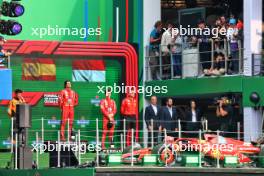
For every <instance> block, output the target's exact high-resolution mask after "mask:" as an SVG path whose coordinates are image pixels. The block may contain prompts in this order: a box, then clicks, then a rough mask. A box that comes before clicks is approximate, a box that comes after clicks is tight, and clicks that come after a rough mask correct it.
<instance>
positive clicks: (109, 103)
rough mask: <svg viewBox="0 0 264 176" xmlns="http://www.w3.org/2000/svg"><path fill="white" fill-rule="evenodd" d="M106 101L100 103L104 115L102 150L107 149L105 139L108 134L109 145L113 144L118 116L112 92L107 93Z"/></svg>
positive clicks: (107, 91)
mask: <svg viewBox="0 0 264 176" xmlns="http://www.w3.org/2000/svg"><path fill="white" fill-rule="evenodd" d="M105 96H106V98H105V99H102V100H101V101H100V109H101V112H102V114H103V135H102V149H105V138H106V135H107V133H108V139H109V143H110V144H112V142H113V135H114V130H115V120H114V116H115V114H116V103H115V101H114V100H112V99H111V98H110V97H111V91H110V90H106V91H105Z"/></svg>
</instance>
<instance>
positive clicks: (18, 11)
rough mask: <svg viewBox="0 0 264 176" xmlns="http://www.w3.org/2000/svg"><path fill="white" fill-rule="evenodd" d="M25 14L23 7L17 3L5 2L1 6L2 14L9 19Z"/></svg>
mask: <svg viewBox="0 0 264 176" xmlns="http://www.w3.org/2000/svg"><path fill="white" fill-rule="evenodd" d="M24 12H25V8H24V6H23V5H21V4H20V3H18V2H16V1H11V2H7V1H4V2H3V3H2V6H1V14H2V15H4V16H8V17H19V16H22V15H23V14H24Z"/></svg>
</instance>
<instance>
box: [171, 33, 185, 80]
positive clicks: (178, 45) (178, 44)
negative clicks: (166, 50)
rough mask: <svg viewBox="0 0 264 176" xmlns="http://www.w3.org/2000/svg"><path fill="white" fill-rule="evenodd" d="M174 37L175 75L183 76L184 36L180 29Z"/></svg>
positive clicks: (172, 46)
mask: <svg viewBox="0 0 264 176" xmlns="http://www.w3.org/2000/svg"><path fill="white" fill-rule="evenodd" d="M173 34H174V36H173V37H172V44H171V52H172V54H173V71H174V73H173V75H174V77H181V75H182V42H183V41H182V37H181V36H180V33H179V31H175V32H174V33H173Z"/></svg>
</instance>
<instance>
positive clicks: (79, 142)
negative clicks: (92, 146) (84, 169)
mask: <svg viewBox="0 0 264 176" xmlns="http://www.w3.org/2000/svg"><path fill="white" fill-rule="evenodd" d="M80 147H81V131H80V129H79V130H78V161H79V164H81V163H82V162H81V151H80ZM96 149H97V146H96Z"/></svg>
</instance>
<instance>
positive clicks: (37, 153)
mask: <svg viewBox="0 0 264 176" xmlns="http://www.w3.org/2000/svg"><path fill="white" fill-rule="evenodd" d="M36 144H37V146H39V137H38V132H36ZM36 164H37V167H38V165H39V148H37V151H36Z"/></svg>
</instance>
